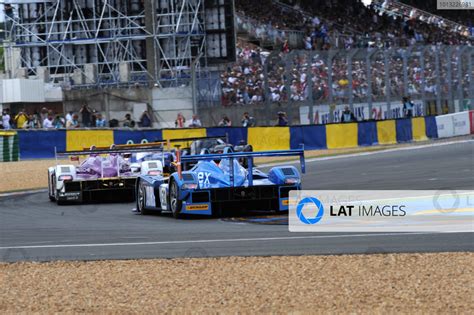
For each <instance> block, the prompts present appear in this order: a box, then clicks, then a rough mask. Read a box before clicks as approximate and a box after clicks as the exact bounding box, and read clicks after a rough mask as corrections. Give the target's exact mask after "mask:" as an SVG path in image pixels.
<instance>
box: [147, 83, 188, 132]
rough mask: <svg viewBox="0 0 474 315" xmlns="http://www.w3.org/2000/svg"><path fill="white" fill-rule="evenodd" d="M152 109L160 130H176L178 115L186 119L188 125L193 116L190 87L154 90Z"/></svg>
mask: <svg viewBox="0 0 474 315" xmlns="http://www.w3.org/2000/svg"><path fill="white" fill-rule="evenodd" d="M152 108H153V114H154V116H155V119H156V121H157V126H156V127H158V128H174V127H175V125H174V122H175V120H176V116H177V115H178V113H180V112H181V113H182V114H183V115H184V117H185V118H186V125H187V124H188V122H189V121H190V120H191V118H192V115H193V97H192V89H191V88H190V87H179V88H165V89H160V88H153V90H152Z"/></svg>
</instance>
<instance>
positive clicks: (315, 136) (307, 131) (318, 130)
mask: <svg viewBox="0 0 474 315" xmlns="http://www.w3.org/2000/svg"><path fill="white" fill-rule="evenodd" d="M301 144H304V148H305V150H319V149H327V142H326V126H321V125H315V126H296V127H290V148H291V149H299V148H301Z"/></svg>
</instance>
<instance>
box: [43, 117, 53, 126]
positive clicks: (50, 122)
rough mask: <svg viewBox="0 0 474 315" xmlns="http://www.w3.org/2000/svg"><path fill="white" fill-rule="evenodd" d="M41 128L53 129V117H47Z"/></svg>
mask: <svg viewBox="0 0 474 315" xmlns="http://www.w3.org/2000/svg"><path fill="white" fill-rule="evenodd" d="M43 128H46V129H50V128H54V126H53V116H51V115H48V116H47V117H46V118H45V119H44V120H43Z"/></svg>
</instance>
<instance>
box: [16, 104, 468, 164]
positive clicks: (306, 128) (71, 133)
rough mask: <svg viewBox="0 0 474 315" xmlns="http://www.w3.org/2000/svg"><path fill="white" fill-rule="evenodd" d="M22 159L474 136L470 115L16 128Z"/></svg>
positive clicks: (319, 146)
mask: <svg viewBox="0 0 474 315" xmlns="http://www.w3.org/2000/svg"><path fill="white" fill-rule="evenodd" d="M17 133H18V139H19V153H20V157H21V158H22V159H38V158H54V156H55V155H54V153H55V150H57V151H72V150H82V149H83V148H87V147H90V146H92V145H95V146H99V147H106V146H110V145H111V144H113V143H115V144H126V143H129V144H130V143H143V142H151V141H156V140H160V139H181V138H195V137H216V136H222V135H223V134H226V135H227V137H228V141H229V142H230V143H232V144H234V145H237V144H239V143H240V142H241V141H245V142H247V143H249V144H251V145H252V146H253V148H254V150H255V151H267V150H288V149H298V148H300V146H301V144H304V147H305V149H306V150H323V149H338V148H353V147H360V146H372V145H379V144H396V143H405V142H411V141H423V140H427V139H434V138H438V137H452V136H460V135H467V134H474V111H465V112H461V113H456V114H450V115H443V116H437V117H435V116H426V117H415V118H403V119H395V120H380V121H365V122H354V123H343V124H327V125H300V126H291V127H251V128H243V127H212V128H194V129H139V130H131V129H128V130H125V129H116V130H111V129H109V130H103V129H96V130H18V131H17Z"/></svg>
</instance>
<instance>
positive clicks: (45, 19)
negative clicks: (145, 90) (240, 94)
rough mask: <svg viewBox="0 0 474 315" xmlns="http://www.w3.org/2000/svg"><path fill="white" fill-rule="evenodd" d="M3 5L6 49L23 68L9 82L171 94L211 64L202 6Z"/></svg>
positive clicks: (95, 0) (113, 2)
mask: <svg viewBox="0 0 474 315" xmlns="http://www.w3.org/2000/svg"><path fill="white" fill-rule="evenodd" d="M4 2H5V6H6V7H5V20H6V26H7V31H8V35H7V40H6V41H5V43H4V46H5V49H6V54H7V56H17V59H18V61H17V63H18V64H19V65H17V66H16V69H15V67H14V66H13V67H12V66H10V69H7V70H9V71H7V73H8V72H9V75H10V77H11V78H14V77H19V76H20V77H21V76H23V77H28V76H36V77H39V78H42V79H44V80H45V82H55V83H59V84H61V85H63V88H84V87H85V88H88V87H89V88H94V87H105V86H117V87H122V86H124V87H125V86H128V85H135V86H137V85H144V86H159V87H173V86H182V85H188V84H189V83H190V81H191V74H192V72H193V71H194V70H196V69H197V70H198V71H199V68H200V66H201V65H205V64H206V63H207V54H206V49H208V48H209V47H206V25H205V24H206V23H207V21H206V18H207V19H208V20H209V17H208V16H206V12H205V10H204V6H205V5H204V2H205V1H204V0H152V1H142V0H70V1H60V0H24V1H21V0H10V1H9V0H6V1H4ZM206 2H215V1H206ZM217 2H218V3H217V5H219V4H220V3H221V2H222V3H223V2H224V1H223V0H222V1H221V0H219V1H217ZM226 2H227V1H226ZM232 9H233V7H232ZM153 12H156V14H155V15H154V14H153ZM197 56H202V57H201V58H199V60H195V59H196V57H197ZM195 61H196V62H195ZM194 66H196V69H191V68H192V67H194ZM17 69H23V72H20V75H18V74H15V73H14V71H17Z"/></svg>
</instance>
